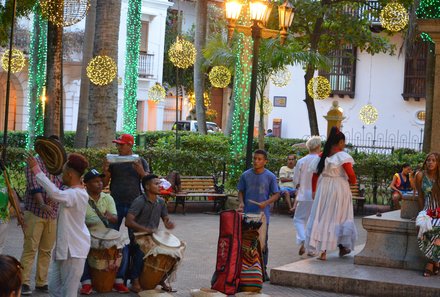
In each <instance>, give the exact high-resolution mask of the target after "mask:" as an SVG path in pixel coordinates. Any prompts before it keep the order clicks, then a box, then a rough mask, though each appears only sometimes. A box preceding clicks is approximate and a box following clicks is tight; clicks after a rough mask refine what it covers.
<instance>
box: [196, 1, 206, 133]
mask: <svg viewBox="0 0 440 297" xmlns="http://www.w3.org/2000/svg"><path fill="white" fill-rule="evenodd" d="M207 13H208V0H198V1H197V2H196V34H195V42H194V43H195V48H196V51H197V55H196V62H195V64H194V95H195V97H196V115H197V124H198V126H199V132H200V133H201V134H206V113H205V109H206V107H205V103H204V101H205V100H204V97H203V93H204V86H205V73H204V72H203V71H202V65H203V54H202V49H203V47H204V45H205V43H206V30H207V27H206V25H207V18H206V15H207Z"/></svg>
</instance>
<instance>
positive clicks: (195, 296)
mask: <svg viewBox="0 0 440 297" xmlns="http://www.w3.org/2000/svg"><path fill="white" fill-rule="evenodd" d="M191 296H192V297H226V296H227V295H225V294H223V293H220V292H219V291H216V290H212V289H208V288H200V289H192V290H191Z"/></svg>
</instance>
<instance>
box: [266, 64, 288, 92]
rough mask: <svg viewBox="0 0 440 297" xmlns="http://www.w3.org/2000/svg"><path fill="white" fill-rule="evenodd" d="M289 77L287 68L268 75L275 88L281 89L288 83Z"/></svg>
mask: <svg viewBox="0 0 440 297" xmlns="http://www.w3.org/2000/svg"><path fill="white" fill-rule="evenodd" d="M291 76H292V74H291V73H290V71H289V70H288V69H287V67H283V68H281V69H280V70H278V71H276V72H273V73H272V74H271V75H270V79H271V81H272V83H273V84H274V85H275V86H277V87H279V88H283V87H285V86H287V85H288V84H289V83H290V78H291Z"/></svg>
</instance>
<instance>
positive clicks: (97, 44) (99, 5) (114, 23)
mask: <svg viewBox="0 0 440 297" xmlns="http://www.w3.org/2000/svg"><path fill="white" fill-rule="evenodd" d="M120 17H121V1H120V0H97V2H96V26H95V40H94V46H93V56H97V55H104V54H105V55H107V56H109V57H110V58H112V59H113V60H114V61H115V62H117V61H118V39H119V23H120ZM117 103H118V82H117V80H116V79H114V80H113V81H112V82H111V83H110V84H108V85H106V86H97V85H94V84H90V91H89V121H88V122H89V126H88V128H89V143H88V145H89V146H90V147H107V146H110V145H111V144H112V140H113V139H114V137H115V133H116V112H117Z"/></svg>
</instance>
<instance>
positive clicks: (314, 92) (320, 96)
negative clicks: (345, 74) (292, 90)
mask: <svg viewBox="0 0 440 297" xmlns="http://www.w3.org/2000/svg"><path fill="white" fill-rule="evenodd" d="M307 92H308V93H309V95H310V97H312V98H313V99H316V100H324V99H325V98H328V97H329V96H330V94H331V92H332V89H331V87H330V82H329V81H328V79H327V78H325V77H324V76H316V77H314V78H312V79H311V80H310V81H309V83H308V84H307Z"/></svg>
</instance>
